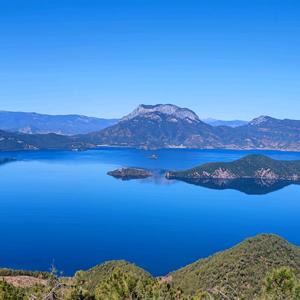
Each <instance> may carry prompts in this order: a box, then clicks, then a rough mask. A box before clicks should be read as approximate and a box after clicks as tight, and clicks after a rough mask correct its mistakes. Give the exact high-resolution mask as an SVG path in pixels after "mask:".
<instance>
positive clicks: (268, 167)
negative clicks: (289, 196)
mask: <svg viewBox="0 0 300 300" xmlns="http://www.w3.org/2000/svg"><path fill="white" fill-rule="evenodd" d="M166 177H167V178H168V179H230V180H235V179H260V180H273V181H293V182H299V181H300V160H293V161H283V160H274V159H272V158H269V157H267V156H264V155H256V154H252V155H247V156H245V157H243V158H241V159H238V160H236V161H233V162H216V163H208V164H204V165H201V166H198V167H195V168H192V169H189V170H185V171H175V172H174V171H169V172H167V173H166Z"/></svg>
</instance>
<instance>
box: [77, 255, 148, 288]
mask: <svg viewBox="0 0 300 300" xmlns="http://www.w3.org/2000/svg"><path fill="white" fill-rule="evenodd" d="M115 269H118V270H121V271H122V273H124V274H129V275H131V276H132V277H135V278H138V279H141V280H148V279H151V278H152V276H151V275H150V274H149V273H148V272H146V271H144V270H143V269H141V268H139V267H137V266H136V265H134V264H131V263H129V262H127V261H123V260H119V261H118V260H117V261H109V262H106V263H104V264H101V265H98V266H96V267H94V268H92V269H90V270H88V271H79V272H77V273H76V274H75V279H76V282H77V284H79V285H81V286H83V287H84V288H85V289H87V290H89V291H92V292H93V291H94V290H95V288H96V286H97V285H98V283H99V282H101V281H103V280H105V279H106V278H107V277H109V276H111V274H112V273H113V272H114V270H115Z"/></svg>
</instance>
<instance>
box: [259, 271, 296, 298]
mask: <svg viewBox="0 0 300 300" xmlns="http://www.w3.org/2000/svg"><path fill="white" fill-rule="evenodd" d="M259 299H261V300H300V282H299V280H298V279H297V277H296V275H295V273H294V271H293V270H292V269H291V268H288V267H282V268H279V269H275V270H274V271H272V272H271V273H269V274H268V275H267V276H266V278H265V280H264V282H263V290H262V295H261V297H260V298H259Z"/></svg>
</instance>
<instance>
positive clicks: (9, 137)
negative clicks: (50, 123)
mask: <svg viewBox="0 0 300 300" xmlns="http://www.w3.org/2000/svg"><path fill="white" fill-rule="evenodd" d="M87 146H88V145H87V144H86V143H82V142H80V141H78V140H77V139H76V138H75V137H71V136H64V135H58V134H55V133H49V134H25V133H16V132H7V131H2V130H0V151H20V150H83V149H86V147H87Z"/></svg>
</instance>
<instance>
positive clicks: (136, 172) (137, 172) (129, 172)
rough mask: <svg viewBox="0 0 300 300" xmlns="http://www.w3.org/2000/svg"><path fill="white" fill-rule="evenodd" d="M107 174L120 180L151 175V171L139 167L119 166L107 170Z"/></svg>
mask: <svg viewBox="0 0 300 300" xmlns="http://www.w3.org/2000/svg"><path fill="white" fill-rule="evenodd" d="M107 175H109V176H113V177H115V178H118V179H122V180H131V179H144V178H147V177H151V176H152V173H151V172H150V171H148V170H145V169H141V168H120V169H116V170H113V171H109V172H107Z"/></svg>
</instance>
